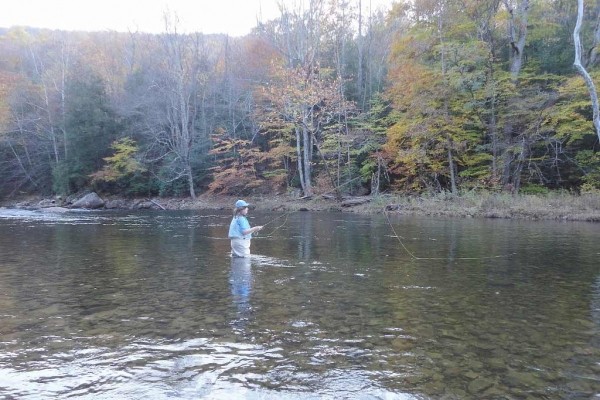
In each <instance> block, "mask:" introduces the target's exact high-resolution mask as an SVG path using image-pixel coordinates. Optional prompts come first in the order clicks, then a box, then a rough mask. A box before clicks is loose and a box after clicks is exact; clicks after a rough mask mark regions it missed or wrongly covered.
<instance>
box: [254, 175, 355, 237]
mask: <svg viewBox="0 0 600 400" xmlns="http://www.w3.org/2000/svg"><path fill="white" fill-rule="evenodd" d="M361 178H362V177H361V176H360V175H359V176H357V177H356V178H353V179H350V180H349V181H347V182H345V183H343V184H341V185H339V186H337V187H335V188H333V189H331V190H328V191H326V192H323V193H320V194H314V195H312V197H313V198H312V199H310V200H308V203H310V202H312V201H316V200H317V199H318V198H319V197H323V196H325V195H326V194H328V193H331V192H336V191H338V190H339V188H341V187H344V186H346V185H348V184H349V183H352V182H353V181H355V180H357V179H361ZM300 199H302V198H300ZM297 211H298V210H290V211H287V212H285V213H284V214H281V215H280V216H278V217H275V218H273V219H271V220H270V221H268V222H267V223H265V224H263V227H265V226H267V225H269V224H271V223H273V222H275V221H277V220H278V219H280V218H283V217H285V221H284V222H283V224H281V225H280V226H278V227H276V228H275V229H273V231H271V232H269V234H267V235H265V237H268V236H271V235H272V234H273V233H275V232H276V231H277V230H279V229H280V228H282V227H283V226H285V224H286V223H287V219H288V216H289V215H290V214H292V213H295V212H297ZM261 237H262V236H261ZM255 238H258V236H255Z"/></svg>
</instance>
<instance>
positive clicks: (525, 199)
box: [0, 193, 600, 222]
mask: <svg viewBox="0 0 600 400" xmlns="http://www.w3.org/2000/svg"><path fill="white" fill-rule="evenodd" d="M100 197H101V198H102V199H103V200H104V202H105V204H104V206H102V209H128V210H141V209H156V210H202V209H207V210H208V209H213V210H215V209H219V210H232V209H233V204H234V203H235V200H237V197H230V196H213V195H200V196H198V197H197V198H196V199H191V198H173V197H170V198H160V197H148V198H136V199H126V198H114V197H110V196H107V197H103V196H102V195H101V196H100ZM240 197H241V198H243V199H244V200H246V201H248V202H249V203H251V204H252V207H253V208H255V209H256V210H260V211H277V212H285V211H331V212H354V213H363V214H373V213H383V212H388V213H395V214H403V215H423V216H443V217H461V218H506V219H527V220H560V221H588V222H600V194H586V195H572V194H567V193H551V194H547V195H511V194H505V193H468V194H466V195H460V196H455V195H451V194H448V193H441V194H435V195H430V196H425V195H422V196H406V195H399V194H383V195H378V196H361V197H344V198H342V199H341V200H337V199H335V198H324V197H321V196H315V197H310V198H298V197H292V196H287V195H272V196H266V195H263V196H245V197H242V196H240ZM71 205H72V203H71V202H69V201H66V200H63V199H62V198H60V197H54V198H42V197H34V196H29V197H23V198H18V199H17V198H14V199H4V200H2V201H0V207H5V208H24V209H39V210H42V211H43V210H47V211H49V212H58V211H61V210H62V211H68V210H69V209H70V208H71Z"/></svg>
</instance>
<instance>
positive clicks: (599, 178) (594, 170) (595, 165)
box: [575, 150, 600, 191]
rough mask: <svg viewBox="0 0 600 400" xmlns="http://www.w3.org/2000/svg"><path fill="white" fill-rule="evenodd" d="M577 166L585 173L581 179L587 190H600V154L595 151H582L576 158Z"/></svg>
mask: <svg viewBox="0 0 600 400" xmlns="http://www.w3.org/2000/svg"><path fill="white" fill-rule="evenodd" d="M575 159H576V161H577V164H578V165H579V167H580V168H581V169H582V170H583V171H584V175H583V177H582V178H581V180H582V181H583V183H584V185H585V188H587V189H584V190H588V191H589V189H590V188H595V189H600V153H599V152H595V151H593V150H581V151H579V152H578V153H577V155H576V156H575Z"/></svg>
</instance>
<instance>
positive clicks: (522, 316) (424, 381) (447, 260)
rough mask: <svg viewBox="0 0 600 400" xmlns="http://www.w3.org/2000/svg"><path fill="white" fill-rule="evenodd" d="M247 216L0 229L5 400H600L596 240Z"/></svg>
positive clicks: (174, 215) (554, 226)
mask: <svg viewBox="0 0 600 400" xmlns="http://www.w3.org/2000/svg"><path fill="white" fill-rule="evenodd" d="M250 214H251V215H250V216H251V224H252V225H261V224H265V223H268V222H272V223H269V224H268V225H267V226H266V227H265V229H264V230H263V231H261V233H260V234H259V236H258V237H257V238H256V239H254V240H253V241H252V252H253V256H252V258H251V259H250V260H246V261H244V260H237V259H234V260H232V259H231V258H230V257H229V255H228V249H229V242H228V240H226V239H224V236H225V235H226V233H227V230H228V225H229V220H230V218H231V217H230V214H229V213H228V212H226V211H210V212H207V211H182V212H179V211H177V212H176V211H164V212H162V211H161V212H135V213H134V212H108V211H103V212H69V213H65V214H49V213H41V212H36V211H23V210H6V209H4V210H0V257H1V259H0V398H2V399H52V398H57V399H64V398H82V399H200V398H201V399H302V400H304V399H592V398H599V396H600V261H599V260H600V224H591V223H571V222H570V223H558V222H531V221H507V220H479V219H434V218H417V217H400V216H390V222H391V224H390V223H388V221H387V219H386V217H385V216H384V215H374V216H365V215H354V214H347V213H313V212H296V213H291V214H287V215H281V214H260V213H257V212H252V211H251V213H250ZM278 217H280V218H278ZM275 218H277V219H276V220H275ZM392 228H393V229H392ZM394 232H395V233H397V234H398V235H399V236H398V237H397V236H395V234H394Z"/></svg>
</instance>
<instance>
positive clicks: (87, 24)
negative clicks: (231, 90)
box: [0, 0, 392, 36]
mask: <svg viewBox="0 0 600 400" xmlns="http://www.w3.org/2000/svg"><path fill="white" fill-rule="evenodd" d="M356 1H357V2H358V0H356ZM280 2H283V3H284V4H289V5H290V6H292V5H294V4H298V0H2V1H1V2H0V27H2V28H10V27H12V26H30V27H35V28H49V29H59V30H66V31H117V32H128V31H131V32H148V33H161V32H164V31H165V24H164V18H163V15H164V13H165V11H167V10H168V11H169V13H170V14H174V15H176V16H177V18H178V20H179V23H178V25H177V26H178V31H179V32H180V33H191V32H203V33H206V34H209V33H226V34H229V35H230V36H243V35H246V34H248V33H250V30H251V29H252V28H253V27H254V26H256V22H257V20H258V19H259V18H260V19H261V20H262V21H267V20H271V19H274V18H276V17H277V16H278V15H279V8H278V3H280ZM369 2H371V7H373V9H375V8H378V7H384V8H389V7H390V5H391V3H392V0H362V3H363V9H365V10H366V7H368V6H367V4H369ZM261 17H262V18H261Z"/></svg>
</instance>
